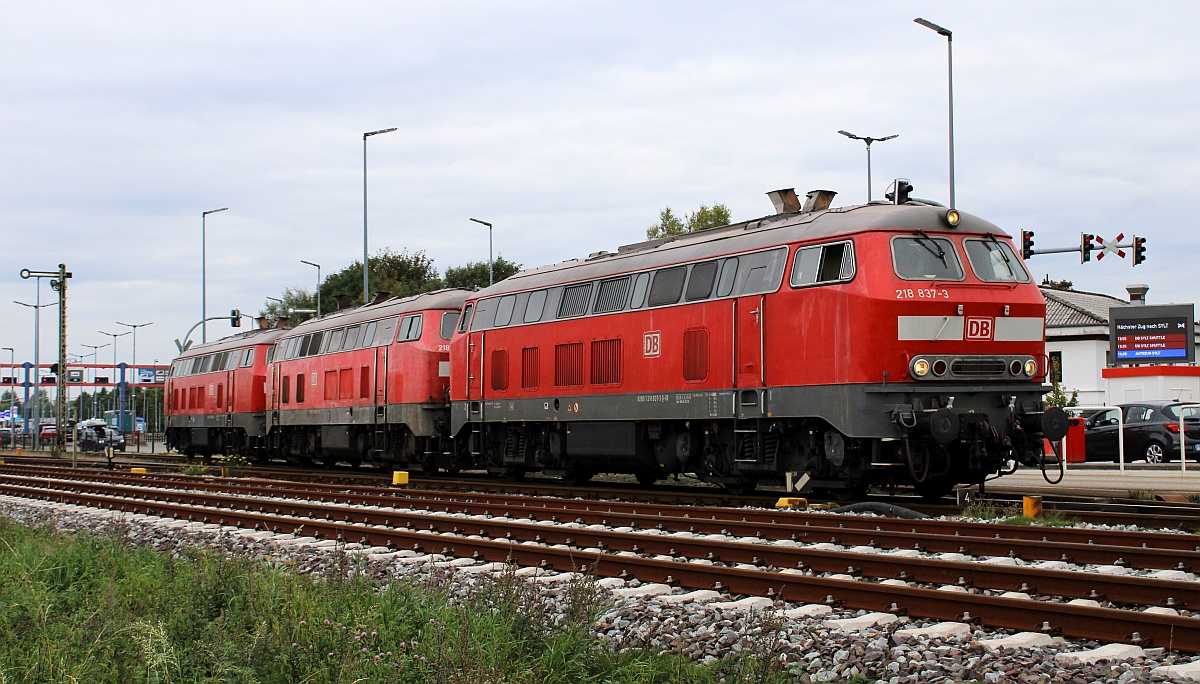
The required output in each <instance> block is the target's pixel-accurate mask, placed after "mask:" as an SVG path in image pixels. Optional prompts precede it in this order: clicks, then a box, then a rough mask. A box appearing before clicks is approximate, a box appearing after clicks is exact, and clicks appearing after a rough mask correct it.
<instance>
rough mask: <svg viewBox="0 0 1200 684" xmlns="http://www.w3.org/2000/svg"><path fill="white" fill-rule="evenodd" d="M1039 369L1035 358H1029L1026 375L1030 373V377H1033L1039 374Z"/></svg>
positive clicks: (1026, 364)
mask: <svg viewBox="0 0 1200 684" xmlns="http://www.w3.org/2000/svg"><path fill="white" fill-rule="evenodd" d="M1037 369H1038V365H1037V361H1034V360H1033V359H1029V360H1028V361H1026V362H1025V375H1028V376H1029V377H1031V378H1032V377H1033V376H1034V375H1036V374H1037Z"/></svg>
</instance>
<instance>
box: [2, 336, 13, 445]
mask: <svg viewBox="0 0 1200 684" xmlns="http://www.w3.org/2000/svg"><path fill="white" fill-rule="evenodd" d="M0 351H6V352H8V366H9V370H10V371H12V378H13V388H12V401H11V402H9V406H8V425H9V427H10V428H12V444H16V443H17V421H16V418H14V417H13V413H12V411H13V408H14V407H15V406H16V404H17V352H16V350H14V349H13V348H12V347H0ZM12 444H10V445H9V446H12Z"/></svg>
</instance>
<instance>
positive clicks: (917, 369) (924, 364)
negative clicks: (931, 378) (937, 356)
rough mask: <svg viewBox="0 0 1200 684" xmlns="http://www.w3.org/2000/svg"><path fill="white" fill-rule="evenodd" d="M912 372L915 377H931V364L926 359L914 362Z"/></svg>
mask: <svg viewBox="0 0 1200 684" xmlns="http://www.w3.org/2000/svg"><path fill="white" fill-rule="evenodd" d="M912 372H913V375H915V376H917V377H918V378H923V377H925V376H926V375H929V362H928V361H926V360H925V359H917V360H916V361H913V365H912Z"/></svg>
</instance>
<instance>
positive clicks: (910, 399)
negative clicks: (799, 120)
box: [450, 181, 1066, 496]
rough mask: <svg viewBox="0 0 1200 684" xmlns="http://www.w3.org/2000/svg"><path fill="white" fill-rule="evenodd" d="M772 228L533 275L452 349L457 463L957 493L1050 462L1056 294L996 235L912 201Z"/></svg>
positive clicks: (902, 198)
mask: <svg viewBox="0 0 1200 684" xmlns="http://www.w3.org/2000/svg"><path fill="white" fill-rule="evenodd" d="M897 185H898V186H899V187H900V192H899V193H892V197H894V198H895V199H894V201H892V202H889V203H884V202H872V203H870V204H867V205H863V206H852V207H844V208H833V209H831V208H828V205H829V200H830V199H832V196H833V194H834V193H831V192H825V191H818V192H814V193H810V194H809V197H808V200H807V201H806V203H805V206H804V207H803V208H801V206H800V204H799V201H798V199H797V198H796V196H795V193H794V192H792V191H790V190H787V191H778V192H776V193H771V195H772V200H773V201H775V203H776V210H777V211H776V213H775V214H774V215H771V216H767V217H764V218H761V219H756V220H753V221H747V222H744V223H738V224H734V225H730V226H726V227H723V228H715V229H712V230H706V231H703V232H700V233H693V234H689V235H682V236H679V237H672V238H665V239H659V240H652V241H649V242H643V243H639V244H634V245H628V246H625V247H621V248H620V249H618V251H617V252H615V253H610V252H600V253H597V254H593V255H591V256H590V257H588V258H587V259H581V260H572V261H567V262H564V263H560V264H555V265H551V266H545V267H542V268H537V269H532V270H528V271H524V272H522V273H519V274H517V275H515V276H513V277H511V278H509V279H507V280H504V281H502V282H500V283H497V284H496V285H494V286H492V287H489V288H487V289H485V290H483V291H480V292H478V293H475V294H474V295H473V296H472V297H471V298H469V299H468V300H467V302H466V305H465V307H464V311H463V314H462V316H461V318H460V320H459V324H458V327H457V332H456V335H455V337H454V339H453V341H452V342H451V378H452V383H451V389H450V399H451V417H452V418H451V432H452V434H453V436H454V437H455V439H456V446H457V448H458V450H459V451H458V459H459V461H460V462H462V463H475V464H478V465H483V466H486V467H488V468H489V469H491V470H493V471H504V472H508V473H510V474H512V475H518V474H520V473H522V472H524V471H528V470H541V471H545V472H549V473H554V474H558V475H561V476H563V477H564V478H566V479H568V480H574V481H581V480H586V479H587V478H588V477H590V476H591V475H592V474H594V473H597V472H629V473H635V474H636V475H637V476H638V478H639V479H640V480H642V481H645V482H650V481H654V480H656V479H659V478H662V477H664V476H667V475H672V474H678V473H687V474H693V475H695V476H696V477H698V478H700V479H702V480H706V481H710V482H718V483H721V484H723V485H725V486H726V487H728V488H730V489H733V490H745V489H749V488H752V487H753V486H754V485H755V484H756V483H757V482H759V481H763V480H772V481H778V480H782V479H784V478H785V477H786V476H788V475H789V474H791V475H792V476H793V477H794V478H796V479H798V480H799V481H800V482H806V481H807V482H809V483H810V484H811V485H813V486H816V487H821V488H850V489H859V488H862V487H865V486H866V485H867V484H871V483H881V482H896V483H902V484H911V485H915V486H916V487H917V489H918V490H919V491H921V492H922V493H924V494H927V495H931V496H932V495H941V494H944V493H946V492H948V491H949V489H950V488H952V487H953V485H955V484H956V483H970V482H982V481H983V480H984V479H985V478H986V477H988V476H989V475H992V474H994V473H997V472H999V471H1001V470H1002V469H1003V468H1004V467H1005V466H1006V464H1007V463H1008V462H1010V461H1019V462H1022V463H1028V464H1033V463H1036V462H1038V460H1039V459H1040V458H1042V456H1041V453H1042V445H1043V437H1046V438H1050V439H1052V440H1056V439H1060V438H1061V437H1062V436H1063V434H1064V433H1065V431H1066V416H1065V414H1064V413H1063V412H1062V411H1061V410H1060V409H1049V410H1047V409H1046V408H1045V406H1044V404H1043V402H1042V395H1043V394H1044V393H1045V392H1046V391H1047V390H1048V389H1049V388H1048V387H1046V386H1045V385H1044V380H1045V375H1046V372H1047V357H1046V354H1045V343H1044V332H1045V300H1044V299H1043V298H1042V295H1041V293H1040V291H1039V290H1038V288H1037V286H1036V285H1035V284H1034V283H1033V282H1032V281H1031V278H1030V276H1029V272H1028V271H1027V270H1026V269H1025V267H1024V265H1023V264H1022V262H1021V259H1020V258H1019V257H1018V256H1017V254H1016V253H1015V250H1014V249H1013V246H1012V241H1011V238H1010V237H1009V236H1008V235H1007V234H1006V233H1004V232H1003V231H1001V230H1000V229H999V228H998V227H996V226H995V225H993V224H991V223H989V222H987V221H985V220H983V219H981V218H978V217H975V216H971V215H969V214H964V213H960V212H957V211H955V210H953V209H946V208H945V207H942V206H940V205H936V204H935V203H931V202H928V201H923V200H916V199H909V198H908V197H907V190H909V189H911V186H908V185H907V182H899V181H898V182H897Z"/></svg>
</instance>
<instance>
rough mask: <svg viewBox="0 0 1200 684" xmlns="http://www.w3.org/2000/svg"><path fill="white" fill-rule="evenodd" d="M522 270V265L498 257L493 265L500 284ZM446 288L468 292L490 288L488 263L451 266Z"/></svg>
mask: <svg viewBox="0 0 1200 684" xmlns="http://www.w3.org/2000/svg"><path fill="white" fill-rule="evenodd" d="M520 270H521V264H515V263H513V262H511V261H509V260H508V259H505V258H504V257H502V256H498V257H496V260H495V262H493V264H492V271H493V274H494V276H495V278H494V280H495V282H497V283H498V282H500V281H501V280H504V279H505V278H508V277H510V276H512V275H514V274H516V273H517V272H518V271H520ZM445 285H446V287H461V288H465V289H468V290H482V289H483V288H485V287H487V286H488V263H487V262H486V261H472V262H470V263H468V264H467V265H466V266H451V267H449V268H447V269H446V278H445Z"/></svg>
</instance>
